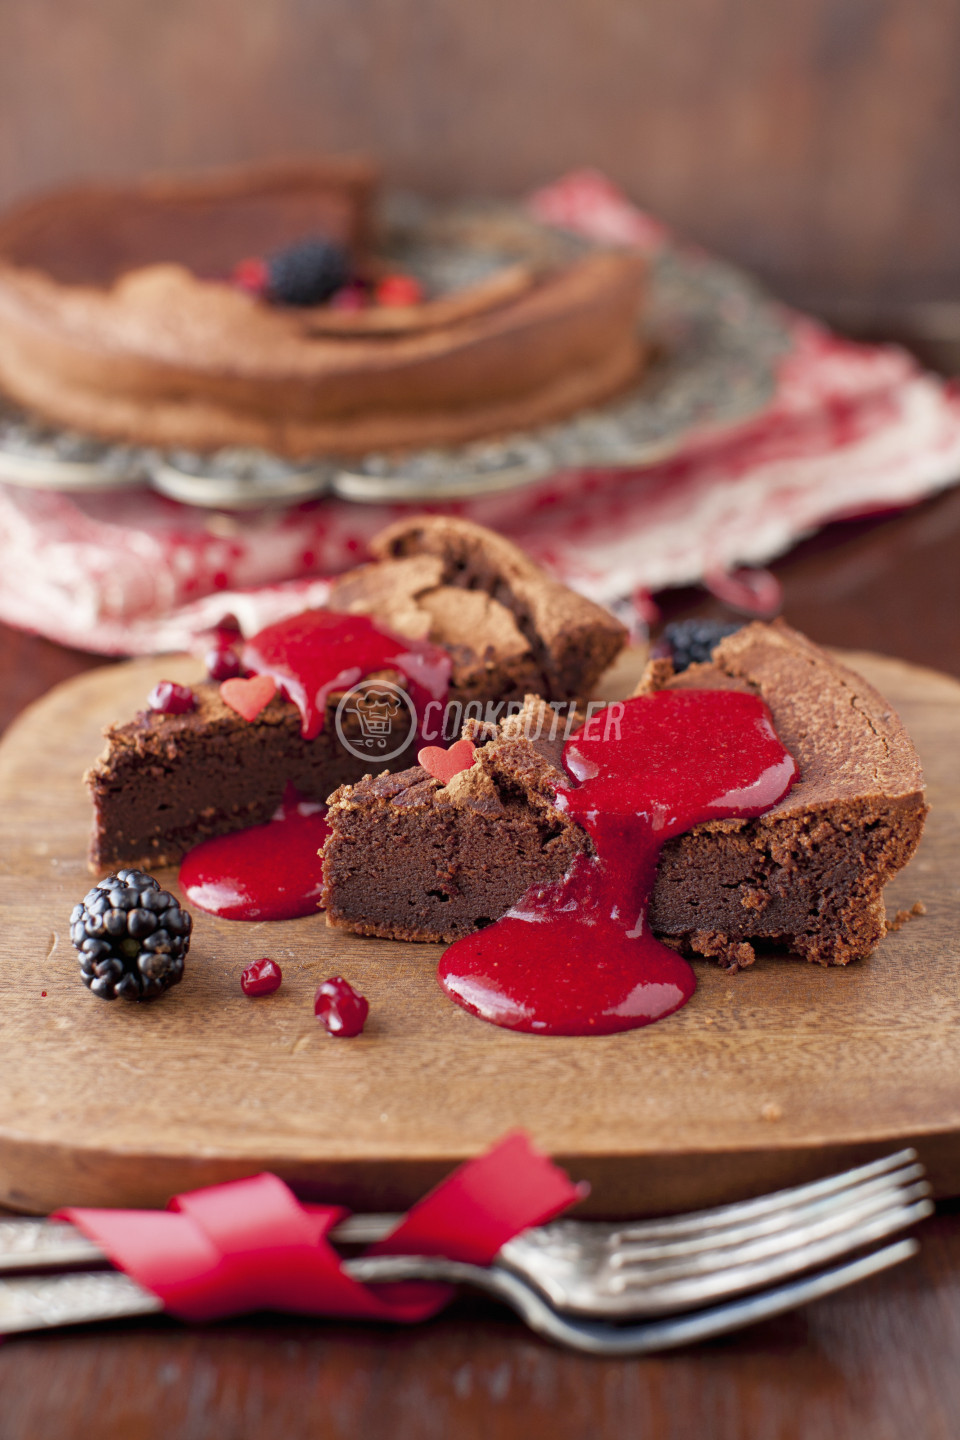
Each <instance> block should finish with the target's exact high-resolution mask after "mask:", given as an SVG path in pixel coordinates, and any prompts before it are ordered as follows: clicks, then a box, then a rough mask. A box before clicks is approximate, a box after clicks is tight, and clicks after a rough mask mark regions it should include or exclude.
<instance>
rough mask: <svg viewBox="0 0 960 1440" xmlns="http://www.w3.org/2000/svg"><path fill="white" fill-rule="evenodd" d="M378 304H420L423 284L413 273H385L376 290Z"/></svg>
mask: <svg viewBox="0 0 960 1440" xmlns="http://www.w3.org/2000/svg"><path fill="white" fill-rule="evenodd" d="M375 299H376V302H377V304H378V305H419V304H420V303H421V302H422V300H423V286H422V285H421V284H420V281H419V280H414V278H413V276H412V275H385V276H384V277H383V279H382V280H381V281H380V283H379V285H378V286H377V288H376V291H375Z"/></svg>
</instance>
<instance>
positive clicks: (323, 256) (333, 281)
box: [267, 237, 350, 305]
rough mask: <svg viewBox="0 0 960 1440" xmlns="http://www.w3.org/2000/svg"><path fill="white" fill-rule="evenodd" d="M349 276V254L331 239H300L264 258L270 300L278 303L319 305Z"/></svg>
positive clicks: (339, 287)
mask: <svg viewBox="0 0 960 1440" xmlns="http://www.w3.org/2000/svg"><path fill="white" fill-rule="evenodd" d="M349 279H350V257H349V256H348V254H347V252H346V250H344V248H343V246H342V245H337V244H336V243H335V241H333V240H322V239H320V238H319V237H316V238H312V239H309V240H301V241H300V242H299V244H297V245H291V246H289V247H288V248H287V249H286V250H276V251H274V253H273V254H272V255H271V256H270V258H269V259H268V260H267V289H268V292H269V295H270V299H271V300H276V301H279V303H280V304H281V305H322V304H323V302H324V300H329V299H330V296H331V295H334V294H335V293H336V292H337V291H338V290H341V289H342V288H343V286H344V285H346V284H347V282H348V280H349Z"/></svg>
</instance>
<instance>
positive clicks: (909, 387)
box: [0, 172, 960, 654]
mask: <svg viewBox="0 0 960 1440" xmlns="http://www.w3.org/2000/svg"><path fill="white" fill-rule="evenodd" d="M531 206H532V208H533V209H534V211H535V213H537V214H539V215H540V216H541V217H542V218H544V219H550V220H555V221H562V222H563V223H565V224H569V225H577V226H578V227H580V228H582V229H583V230H585V231H588V232H589V233H591V234H593V235H596V236H599V237H600V238H604V239H614V240H617V241H620V242H627V243H635V244H638V245H640V246H641V247H643V248H645V249H647V250H652V249H655V248H656V247H657V246H658V245H659V244H660V243H662V239H663V236H664V234H665V232H664V230H663V228H662V227H661V226H660V225H659V224H658V223H657V222H656V221H654V220H652V219H651V218H649V217H647V216H645V215H643V214H642V213H641V212H640V211H638V210H636V209H635V208H634V207H633V206H631V205H630V204H629V203H628V202H627V201H626V200H625V199H624V198H623V196H621V195H620V194H619V192H618V191H617V190H616V189H615V188H614V187H613V186H612V185H611V184H610V183H609V181H607V180H605V179H604V178H603V177H602V176H599V175H596V174H594V173H593V172H579V173H577V174H574V175H571V176H567V177H566V179H564V180H561V181H560V182H558V183H557V184H556V185H553V186H550V187H548V188H547V189H545V190H541V191H539V192H538V193H537V194H536V195H535V196H534V197H533V198H532V200H531ZM787 324H788V326H789V329H790V331H791V334H792V339H793V344H792V347H791V348H790V350H789V351H788V353H787V354H786V355H785V357H784V359H783V360H782V362H781V364H780V368H779V373H778V381H777V389H776V394H775V396H774V399H773V401H772V403H771V404H770V405H769V406H768V408H767V409H766V410H765V411H764V412H763V413H762V414H761V415H759V416H757V417H754V418H753V419H751V420H749V421H747V422H746V423H744V424H743V425H740V426H738V427H737V428H736V429H734V430H729V431H727V432H725V433H724V434H723V435H722V436H720V437H717V436H713V437H711V436H709V435H702V436H692V437H691V439H690V441H689V443H688V444H687V445H686V446H685V447H684V448H683V450H682V451H681V452H680V453H679V454H676V455H674V456H673V457H671V458H670V459H669V460H665V461H663V462H662V463H660V464H657V465H653V466H650V467H648V468H646V469H643V470H640V471H616V472H591V471H581V472H576V473H571V474H564V475H559V476H553V477H551V478H550V479H547V480H543V481H540V482H537V483H534V484H532V485H529V486H525V487H524V488H522V489H518V490H514V491H509V492H506V493H503V494H495V495H489V496H483V497H479V498H476V499H472V500H466V501H460V502H457V503H455V504H451V505H447V506H439V505H431V506H424V507H422V508H424V509H430V510H433V511H441V512H446V513H451V514H456V515H461V516H465V517H467V518H470V519H474V520H478V521H480V522H481V523H483V524H486V525H490V526H492V527H494V528H495V529H497V530H500V531H501V532H502V533H503V534H505V535H508V536H509V537H510V538H511V539H514V540H516V541H517V543H518V544H520V545H522V546H523V547H524V548H525V549H526V550H527V551H529V553H530V554H532V555H533V556H534V557H535V558H536V559H538V560H540V561H541V562H542V563H543V564H544V565H545V566H546V567H547V568H548V569H549V570H551V571H552V572H553V573H554V574H555V575H557V576H558V577H559V578H561V579H563V580H565V581H567V582H568V583H569V584H571V585H573V586H574V587H575V588H576V589H578V590H580V591H582V592H583V593H584V594H586V595H589V596H591V597H593V598H594V599H596V600H599V601H600V602H602V603H605V604H613V603H614V602H616V601H617V600H620V599H622V598H623V597H625V596H628V595H632V594H634V593H635V592H637V591H653V590H657V589H660V588H662V587H664V586H668V585H678V584H686V583H690V582H696V581H698V580H701V579H703V578H704V577H709V576H715V575H722V574H725V573H727V572H729V571H731V570H733V569H735V568H736V567H738V566H742V565H762V564H764V563H765V562H766V561H767V560H769V559H771V558H772V557H773V556H775V555H778V554H780V553H782V552H783V551H784V550H786V549H787V548H788V547H789V546H790V545H791V544H792V543H793V542H794V541H795V540H796V539H798V538H799V537H800V536H801V535H805V534H808V533H810V532H811V531H812V530H815V529H816V528H817V527H818V526H820V525H823V524H824V523H825V522H826V521H828V520H831V519H836V518H838V517H840V516H844V515H853V514H862V513H865V512H870V511H875V510H885V509H888V508H894V507H899V506H903V505H909V504H911V503H913V502H915V501H917V500H919V499H920V498H921V497H923V496H924V495H928V494H931V493H932V492H934V491H936V490H938V489H942V488H944V487H946V486H947V485H950V484H952V483H953V482H955V481H956V480H957V479H958V478H960V393H958V392H957V390H956V389H955V388H954V387H952V386H950V385H947V384H944V383H943V382H942V381H940V380H939V379H937V378H936V377H935V376H932V375H929V374H926V373H925V372H923V371H922V370H921V369H920V368H919V367H918V366H917V364H916V363H915V362H914V361H913V360H912V359H911V358H910V356H908V355H907V354H905V353H904V352H903V351H900V350H898V349H895V348H892V347H879V346H863V345H855V344H853V343H851V342H849V341H846V340H841V339H839V338H838V337H837V336H835V335H832V334H831V333H830V332H829V331H827V330H825V329H824V328H823V327H822V326H820V325H817V324H815V323H814V322H813V321H811V320H809V319H806V318H805V317H803V316H800V315H795V314H790V315H789V316H788V317H787ZM409 513H410V508H409V507H408V506H399V505H397V506H388V505H382V506H379V505H378V506H372V505H355V504H351V503H349V502H346V501H342V500H334V499H325V500H321V501H316V502H313V503H310V504H307V505H300V506H297V507H295V508H293V509H290V510H285V511H281V512H275V511H265V512H257V513H254V514H243V513H239V514H235V515H223V514H220V513H217V514H211V513H210V512H208V511H204V510H200V509H195V508H192V507H189V506H184V505H179V504H177V503H176V502H174V501H171V500H166V499H164V498H163V497H162V496H160V495H157V494H155V493H154V492H152V491H148V490H134V491H123V492H113V493H112V494H99V495H73V496H71V495H66V494H61V493H56V492H51V491H41V490H27V489H19V488H17V487H15V486H10V485H7V486H2V485H0V619H2V620H4V621H6V622H7V623H8V624H12V625H17V626H21V627H23V628H24V629H28V630H35V631H39V632H40V633H42V634H45V635H48V636H50V637H52V638H53V639H56V640H60V641H62V642H63V643H65V644H69V645H75V646H78V647H80V648H81V649H86V650H94V651H98V652H100V653H103V654H149V653H153V652H159V651H163V650H175V649H186V648H190V646H191V644H192V643H193V640H194V637H195V636H196V635H197V633H198V632H199V631H202V630H203V629H205V628H207V627H208V626H209V625H211V624H213V623H215V622H216V620H217V619H218V618H219V617H220V616H221V615H222V614H223V613H225V612H226V611H228V610H230V611H233V612H234V613H235V614H236V615H237V616H238V618H239V619H240V620H241V623H242V624H243V625H244V629H245V630H247V631H248V633H249V631H250V630H251V629H255V628H258V627H259V626H260V625H262V624H266V623H269V622H270V621H272V620H274V619H278V618H280V617H281V616H282V615H284V614H289V613H292V612H294V611H296V610H299V609H301V608H303V607H304V605H310V604H319V603H322V602H323V599H324V597H325V595H326V590H327V587H326V583H325V581H324V580H322V579H319V578H317V577H318V576H323V575H324V574H333V573H335V572H337V571H339V570H343V569H346V568H348V567H349V566H350V565H352V564H355V563H356V562H357V561H358V560H359V559H361V558H362V557H363V554H364V550H365V547H366V544H367V541H368V540H369V538H370V536H371V535H372V534H374V532H375V531H376V530H378V529H380V527H381V526H383V525H384V524H386V523H388V522H389V521H391V520H393V519H396V518H397V517H398V516H401V515H404V514H409Z"/></svg>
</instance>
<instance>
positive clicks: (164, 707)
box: [147, 680, 197, 715]
mask: <svg viewBox="0 0 960 1440" xmlns="http://www.w3.org/2000/svg"><path fill="white" fill-rule="evenodd" d="M147 704H148V705H149V706H150V709H151V710H155V711H156V712H157V714H158V715H186V714H188V713H189V712H190V711H191V710H193V709H195V708H196V704H197V697H196V696H195V695H194V693H193V691H192V690H191V689H190V686H189V685H177V684H176V683H175V682H174V681H173V680H161V681H160V682H159V684H157V685H154V687H153V689H152V690H151V691H150V694H149V695H148V696H147Z"/></svg>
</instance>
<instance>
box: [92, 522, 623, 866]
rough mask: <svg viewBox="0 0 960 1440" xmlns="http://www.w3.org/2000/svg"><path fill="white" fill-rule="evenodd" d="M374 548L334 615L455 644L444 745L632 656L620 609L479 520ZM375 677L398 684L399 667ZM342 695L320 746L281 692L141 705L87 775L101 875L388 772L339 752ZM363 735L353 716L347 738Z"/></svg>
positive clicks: (397, 529)
mask: <svg viewBox="0 0 960 1440" xmlns="http://www.w3.org/2000/svg"><path fill="white" fill-rule="evenodd" d="M371 550H372V553H373V554H374V556H375V557H376V558H375V559H374V561H373V562H372V563H371V564H369V565H364V566H361V567H360V568H359V569H357V570H354V571H351V572H349V573H348V574H346V575H343V576H341V577H340V578H339V579H338V580H336V581H335V582H334V584H333V586H332V590H331V595H330V608H331V609H333V610H336V611H340V612H345V613H348V614H363V615H368V616H370V617H371V618H372V619H373V620H374V621H375V622H377V623H379V624H381V625H384V626H386V627H387V628H388V629H389V630H390V631H391V632H392V633H394V634H397V635H400V636H404V637H406V638H408V639H410V640H429V641H431V642H432V643H433V644H435V645H437V646H439V647H440V648H442V649H445V650H447V652H448V653H449V655H450V657H451V661H452V671H451V679H450V700H451V706H452V708H451V711H450V719H449V725H448V728H447V735H446V738H447V739H451V738H453V736H454V735H455V734H456V733H457V732H458V731H459V729H460V725H461V723H462V720H463V714H464V708H465V706H466V705H467V704H468V703H471V702H473V704H474V708H473V713H474V715H476V716H480V714H481V712H482V711H484V710H485V708H486V707H488V706H489V707H493V708H492V711H491V714H492V715H493V717H494V718H496V717H497V716H498V715H502V714H503V710H504V707H505V705H506V704H507V703H509V702H511V701H512V702H515V703H516V704H519V703H520V701H521V700H522V697H523V696H524V695H525V694H526V693H528V692H535V693H538V694H541V695H544V696H546V697H547V698H548V699H554V700H564V701H567V700H570V699H571V698H572V697H574V696H576V695H580V694H585V693H589V691H590V690H591V689H592V687H593V685H594V684H595V682H596V680H597V678H598V676H599V675H600V673H601V672H602V671H603V670H604V669H606V667H607V665H608V664H609V663H610V662H611V661H612V660H613V659H614V658H615V656H616V655H617V653H618V652H619V651H620V649H621V648H622V646H623V643H624V640H625V636H626V632H625V631H624V629H623V627H622V626H621V625H620V624H619V622H618V621H616V620H615V619H614V618H613V617H612V616H611V615H609V614H608V613H607V612H606V611H605V610H602V609H601V608H600V607H599V606H597V605H594V604H593V603H592V602H591V601H589V600H585V599H583V597H582V596H579V595H576V594H575V593H574V592H573V591H571V590H568V589H567V587H566V586H564V585H560V584H558V583H557V582H556V581H554V580H552V579H550V577H549V576H547V575H546V574H545V573H544V572H543V571H542V570H540V569H539V567H538V566H536V565H534V564H533V563H532V562H531V561H530V560H528V559H527V557H526V556H525V555H524V554H523V553H522V552H521V551H520V550H518V549H517V548H516V547H515V546H513V545H511V544H509V542H507V541H505V540H502V539H501V538H500V537H499V536H497V535H494V534H493V533H492V532H491V531H489V530H485V529H484V528H483V527H481V526H479V525H473V524H471V523H469V522H467V521H458V520H440V519H432V518H430V517H420V518H415V519H413V520H411V521H409V522H404V523H403V524H401V525H398V526H393V527H391V529H390V530H387V531H385V532H383V533H382V535H380V536H379V537H377V538H376V539H375V540H374V542H373V544H372V546H371ZM376 678H378V679H381V680H385V681H389V682H391V683H393V684H397V685H401V686H402V684H403V677H402V676H401V675H399V674H398V673H396V672H395V671H390V670H386V671H383V672H378V674H377V677H376ZM342 693H343V692H342V691H335V692H334V693H333V694H331V695H330V696H329V697H328V700H327V704H326V708H325V723H324V726H323V729H322V730H321V732H320V734H319V735H317V736H316V738H315V739H312V740H305V739H304V738H303V737H302V735H301V733H300V732H301V722H300V715H299V713H298V711H297V709H296V707H295V706H294V705H293V704H292V703H291V702H290V701H289V700H287V699H285V698H284V697H283V696H282V695H278V696H276V697H275V698H274V699H273V700H271V701H270V703H269V705H268V706H267V707H266V708H265V709H264V710H263V711H262V712H261V713H260V715H258V717H257V718H256V720H254V721H252V722H249V721H247V720H244V719H243V718H242V717H241V716H240V715H238V714H236V713H235V711H234V710H232V709H230V708H229V707H228V706H227V705H226V704H224V701H223V699H222V698H221V695H220V688H219V686H218V685H217V684H216V683H215V682H213V681H206V682H204V683H202V684H200V685H198V686H196V687H195V690H194V694H195V698H196V708H195V709H194V710H192V711H190V712H189V713H187V714H182V715H167V714H157V713H154V712H151V711H148V710H145V711H142V712H141V713H140V714H139V715H137V716H136V717H135V718H134V719H132V720H129V721H127V722H126V723H120V724H116V725H112V726H110V727H109V728H108V730H107V732H106V740H107V745H106V749H105V751H104V753H103V754H102V756H101V757H100V759H99V760H97V761H96V762H95V764H94V765H93V766H92V767H91V769H90V770H89V771H88V773H87V776H86V782H87V785H88V787H89V789H90V794H91V797H92V800H93V805H94V829H93V836H92V840H91V850H90V857H91V863H92V865H93V866H94V867H100V868H102V867H106V866H111V865H116V864H120V863H128V864H131V863H137V862H143V863H148V864H154V865H161V864H173V863H175V862H176V861H178V860H179V859H181V858H182V856H183V855H184V853H185V852H186V851H187V850H189V849H190V848H191V847H192V846H193V845H196V844H197V843H198V842H199V841H200V840H203V839H207V838H209V837H210V836H213V835H220V834H224V833H227V832H229V831H232V830H239V829H243V828H244V827H246V826H248V825H256V824H262V823H264V822H265V821H267V820H269V818H270V817H271V815H272V814H273V813H274V811H275V810H276V809H277V806H278V805H279V804H280V801H281V800H282V798H283V794H284V791H285V788H286V786H287V785H288V784H293V785H294V786H295V787H296V789H297V790H298V792H299V793H300V794H301V795H302V796H303V797H305V798H307V799H312V800H319V801H325V800H326V798H327V796H328V795H329V794H330V793H331V792H332V791H333V790H335V789H337V787H338V786H341V785H343V784H345V783H347V782H349V781H353V780H357V779H359V778H360V777H361V776H362V775H363V774H364V773H366V772H369V771H370V770H371V769H377V770H382V769H383V761H382V760H378V759H377V758H376V757H375V756H372V757H371V758H369V759H366V758H363V757H362V756H358V755H356V754H354V753H352V752H351V751H350V750H349V749H347V748H346V747H345V746H344V745H343V744H341V742H340V739H339V738H338V736H337V733H336V726H335V723H334V722H335V718H336V712H337V706H338V704H339V701H340V698H341V695H342ZM144 700H146V696H144ZM441 724H442V719H441V717H439V716H438V717H437V722H436V736H433V735H431V734H430V733H429V732H428V731H426V730H425V732H424V733H425V736H426V738H428V739H433V738H440V729H441ZM358 725H359V722H358V721H357V719H356V717H355V716H354V717H351V718H349V719H348V721H347V726H346V727H344V733H345V736H346V738H347V739H348V740H349V739H350V738H351V728H350V727H353V729H354V730H355V732H356V735H359V728H358ZM416 748H417V741H416V740H415V739H414V740H412V741H411V742H410V744H409V745H408V746H407V748H406V749H405V750H404V751H402V752H401V753H400V754H399V755H397V756H396V757H395V758H394V759H393V760H392V761H390V762H389V763H390V765H391V767H392V768H393V769H402V768H404V767H405V766H408V765H409V764H410V761H411V759H412V758H413V756H414V755H415V754H416Z"/></svg>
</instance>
